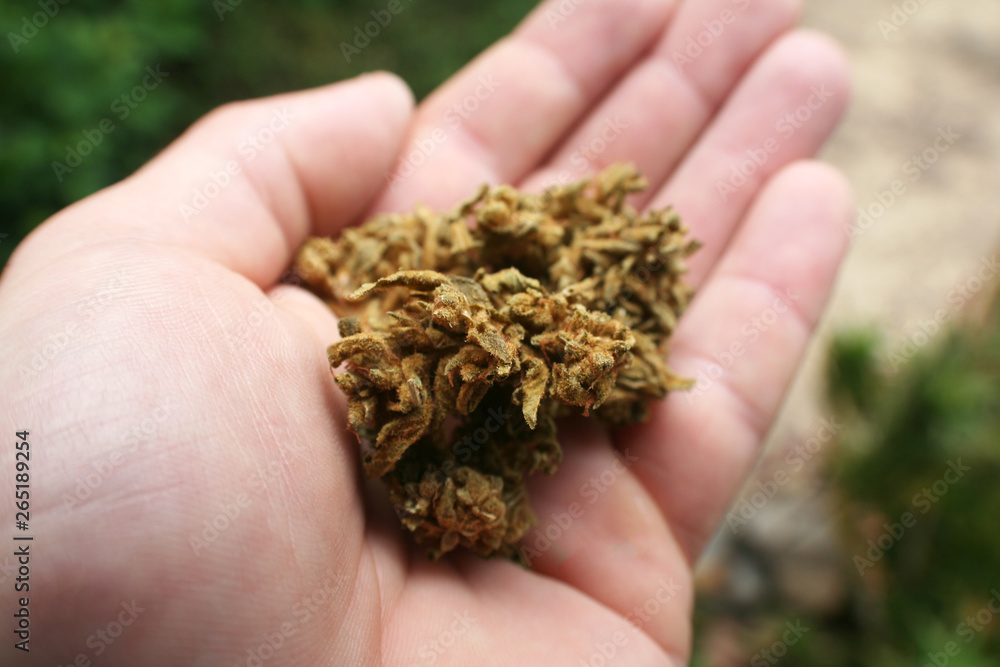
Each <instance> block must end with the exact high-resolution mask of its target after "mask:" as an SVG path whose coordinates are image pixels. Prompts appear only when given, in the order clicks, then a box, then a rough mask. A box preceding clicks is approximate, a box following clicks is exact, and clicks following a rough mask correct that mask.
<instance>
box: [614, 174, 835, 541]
mask: <svg viewBox="0 0 1000 667" xmlns="http://www.w3.org/2000/svg"><path fill="white" fill-rule="evenodd" d="M851 201H852V199H851V195H850V189H849V186H848V185H847V184H846V182H845V180H844V178H843V177H842V176H841V175H840V174H839V173H838V172H836V171H834V170H833V169H831V168H830V167H827V166H824V165H821V164H818V163H808V162H807V163H797V164H795V165H792V166H790V167H788V168H786V169H785V170H783V171H782V172H781V173H780V174H778V175H777V176H776V177H775V178H774V180H773V181H772V182H771V183H769V184H768V185H767V186H766V187H765V189H764V190H763V192H762V193H761V194H760V196H759V198H758V200H757V202H756V203H755V204H754V206H753V208H752V210H751V211H750V213H749V214H748V218H747V222H746V223H745V225H744V226H743V228H741V230H740V231H739V233H738V235H737V236H736V238H735V239H734V241H733V243H732V244H731V247H730V248H729V249H728V250H727V251H726V254H725V256H724V257H723V258H722V260H721V262H720V264H719V266H718V267H717V268H716V270H715V271H714V272H713V273H712V275H711V276H710V278H709V279H708V282H707V283H706V284H705V286H704V288H703V289H702V291H701V293H700V294H699V295H698V297H697V298H696V299H695V301H694V303H693V304H692V306H691V309H690V311H689V312H688V313H687V314H686V315H685V317H684V318H683V319H682V321H681V324H680V326H679V327H678V330H677V333H676V335H675V337H674V339H673V341H672V342H671V356H670V362H671V365H672V367H673V368H674V369H675V370H676V371H677V372H678V373H680V374H682V375H686V376H688V377H693V378H696V380H697V385H696V386H695V388H694V389H692V390H690V391H688V392H678V393H672V394H671V395H670V396H669V397H668V399H667V400H666V401H663V402H659V403H656V404H655V405H654V406H653V411H652V416H651V418H650V420H649V421H648V422H647V423H644V424H639V425H635V426H632V427H629V428H627V429H624V430H623V431H621V432H620V433H619V434H618V436H617V442H618V444H619V446H620V447H631V448H632V449H633V450H634V451H635V452H636V455H637V456H638V457H639V458H640V459H641V460H642V461H643V465H642V466H637V467H636V474H637V475H638V477H639V479H641V480H642V482H643V484H644V485H645V487H646V488H647V489H648V490H649V491H650V493H651V494H652V495H653V497H654V498H655V500H656V501H657V503H658V505H659V506H660V507H661V508H662V511H663V513H664V515H665V516H666V517H667V519H668V521H669V523H670V525H671V529H672V531H673V532H674V534H675V535H677V537H678V539H679V541H680V544H681V546H682V548H683V549H684V552H685V553H686V554H687V556H688V558H689V559H690V560H692V561H693V560H694V559H695V558H696V556H697V555H698V553H699V552H700V551H701V549H702V548H703V546H704V544H705V542H706V541H707V540H708V538H709V537H710V536H711V534H712V532H713V531H714V530H715V528H716V526H717V523H718V522H719V520H720V517H722V515H723V513H724V512H725V509H726V507H727V505H728V503H729V502H730V499H731V497H732V496H733V494H734V493H735V492H736V490H737V488H738V486H739V485H740V483H741V480H743V479H744V477H745V476H746V474H747V473H748V471H749V469H750V467H751V466H752V465H753V463H754V461H755V459H756V456H757V452H758V447H759V445H760V443H761V441H762V440H763V438H764V436H765V434H766V432H767V431H768V429H769V428H770V424H771V422H772V420H773V419H774V417H775V415H776V413H777V410H778V408H779V406H780V404H781V401H782V398H783V396H784V394H785V391H786V390H787V388H788V385H789V383H790V382H791V380H792V377H793V375H794V373H795V370H796V368H797V366H798V364H799V362H800V360H801V357H802V355H803V353H804V351H805V347H806V345H807V343H808V342H809V339H810V336H811V334H812V331H813V329H814V328H815V326H816V323H817V321H818V319H819V317H820V315H821V313H822V311H823V308H824V306H825V304H826V301H827V298H828V297H829V294H830V291H831V289H832V286H833V282H834V279H835V277H836V274H837V270H838V268H839V266H840V263H841V261H842V259H843V256H844V254H845V252H846V249H847V246H848V243H847V237H846V235H845V234H844V233H843V229H844V228H845V225H847V224H848V221H849V220H850V216H851Z"/></svg>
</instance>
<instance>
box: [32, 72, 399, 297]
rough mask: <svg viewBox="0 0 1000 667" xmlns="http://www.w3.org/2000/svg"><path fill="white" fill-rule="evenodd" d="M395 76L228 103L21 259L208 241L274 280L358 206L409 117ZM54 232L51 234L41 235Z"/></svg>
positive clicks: (255, 274)
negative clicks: (298, 252) (301, 249)
mask: <svg viewBox="0 0 1000 667" xmlns="http://www.w3.org/2000/svg"><path fill="white" fill-rule="evenodd" d="M411 104H412V100H411V98H410V93H409V92H408V91H407V90H406V88H405V87H404V85H403V84H402V83H401V82H400V81H399V80H398V79H397V78H395V77H393V76H390V75H386V74H375V75H367V76H363V77H360V78H358V79H354V80H351V81H347V82H344V83H339V84H334V85H331V86H327V87H324V88H319V89H316V90H310V91H305V92H299V93H292V94H287V95H278V96H275V97H268V98H263V99H259V100H252V101H249V102H239V103H235V104H229V105H226V106H224V107H221V108H220V109H217V110H216V111H214V112H212V113H210V114H209V115H208V116H206V117H205V118H203V119H201V120H200V121H199V122H197V123H196V124H195V125H194V126H193V127H191V129H189V130H188V131H187V132H186V133H185V134H184V135H183V136H182V137H181V138H179V139H178V140H177V141H175V142H174V143H173V144H172V145H171V146H169V147H168V148H167V149H166V150H165V151H164V152H163V153H162V154H161V155H159V156H158V157H156V158H155V159H154V160H153V161H152V162H150V163H149V164H148V165H146V166H145V167H144V168H143V169H141V170H140V171H138V172H137V173H136V174H135V175H133V176H132V177H131V178H129V179H127V180H126V181H124V182H122V183H120V184H118V185H116V186H113V187H111V188H108V189H106V190H104V191H102V192H100V193H98V194H96V195H94V196H93V197H90V198H88V199H86V200H84V201H82V202H80V203H79V204H77V205H75V206H72V207H70V208H68V209H66V210H65V211H63V212H62V213H60V214H57V215H56V216H55V217H53V218H52V219H51V220H50V221H48V222H47V223H46V224H44V225H42V227H41V228H40V229H39V230H38V232H37V234H36V235H34V236H35V238H31V237H29V240H28V241H27V242H26V248H25V250H24V252H23V253H21V255H22V257H20V258H18V259H19V261H25V258H26V257H31V256H34V257H35V259H36V261H37V262H51V260H52V257H51V249H52V248H60V247H65V248H67V249H68V251H76V250H78V249H79V248H80V247H85V246H86V245H88V244H92V243H106V242H108V241H110V240H114V239H123V238H127V239H130V240H141V241H147V242H150V243H155V244H165V245H171V246H178V247H181V248H184V249H191V250H193V251H196V252H199V253H201V254H203V255H205V256H207V257H209V258H211V259H213V260H215V261H217V262H220V263H222V264H224V265H226V266H227V267H229V268H231V269H233V270H234V271H237V272H239V273H242V274H244V275H245V276H247V277H248V278H250V279H251V280H253V281H254V282H255V283H257V284H258V285H262V286H267V285H270V284H273V282H274V281H275V280H276V279H277V278H278V276H279V275H280V274H281V272H282V271H283V270H284V268H285V267H287V265H288V262H289V261H290V258H291V255H292V253H293V252H294V250H295V249H296V248H297V247H298V246H299V245H300V244H301V242H302V241H303V240H304V239H305V238H306V236H307V235H308V234H309V233H310V232H311V233H313V234H329V233H331V232H332V231H334V230H335V229H337V228H339V227H341V226H343V225H345V224H347V223H348V222H350V221H352V220H353V219H354V218H355V217H357V216H358V215H359V214H360V213H361V212H362V211H363V210H364V209H365V208H366V207H367V206H368V205H369V204H370V201H371V199H372V198H373V196H374V195H375V194H376V192H377V191H378V189H379V188H380V187H381V184H382V174H383V173H384V172H385V170H386V169H387V168H388V166H389V165H390V163H391V161H392V158H393V156H394V155H395V153H396V152H397V150H398V147H399V143H400V141H401V138H402V136H403V132H404V128H405V126H406V123H407V121H408V119H409V113H410V107H411ZM43 239H44V240H43Z"/></svg>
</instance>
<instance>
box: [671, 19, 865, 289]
mask: <svg viewBox="0 0 1000 667" xmlns="http://www.w3.org/2000/svg"><path fill="white" fill-rule="evenodd" d="M849 91H850V82H849V78H848V66H847V64H846V58H845V56H844V54H843V51H842V50H841V48H840V47H839V46H838V45H837V44H835V43H834V42H833V41H831V40H830V39H829V38H827V37H826V36H824V35H820V34H818V33H812V32H807V31H798V32H794V33H791V34H789V35H787V36H785V37H783V38H781V39H779V40H778V41H777V42H776V43H775V44H774V45H773V46H772V47H771V48H770V49H769V50H768V51H767V53H765V54H764V55H763V56H762V57H761V58H760V60H759V61H758V62H757V63H756V64H755V65H754V67H753V69H752V70H751V71H750V72H749V73H748V74H747V76H746V78H745V79H744V80H743V82H742V83H741V84H740V86H739V87H738V88H737V89H736V90H735V92H734V93H733V95H732V97H731V98H730V100H729V101H728V102H727V103H726V106H725V107H724V108H723V109H722V111H721V112H720V113H719V115H718V117H716V118H715V119H714V120H713V122H712V124H711V125H710V126H709V127H708V129H707V130H706V131H705V133H704V135H703V136H702V137H701V138H700V139H699V140H698V143H697V144H696V145H695V146H694V147H693V148H692V150H691V151H690V152H689V153H688V155H687V156H686V157H685V159H684V161H683V163H681V165H680V166H679V167H678V168H677V170H676V171H675V172H674V173H673V175H672V176H671V178H670V180H669V181H668V183H667V185H666V186H665V187H664V188H662V189H661V190H660V192H658V193H657V194H656V196H655V197H654V198H653V199H652V201H651V206H652V207H653V208H662V207H666V206H668V205H669V206H673V207H674V208H676V209H677V210H678V211H679V212H680V214H681V216H682V217H683V219H684V221H685V223H686V224H687V225H688V226H689V227H690V229H691V230H692V233H693V235H694V236H695V237H696V238H698V239H699V240H701V241H702V242H703V244H704V247H703V249H702V250H701V251H699V252H698V253H697V254H695V255H694V256H693V257H692V258H691V260H690V262H689V265H690V269H691V270H690V273H689V275H688V279H689V281H690V282H691V283H692V284H693V285H698V284H700V283H701V282H702V280H703V279H704V278H705V276H706V275H707V274H708V272H709V271H710V270H711V267H712V266H713V265H714V264H715V262H716V260H718V258H719V257H720V256H721V255H722V254H723V253H724V252H725V250H726V246H727V244H728V242H729V239H730V236H731V235H732V234H733V231H734V230H735V228H736V225H737V223H738V222H739V221H740V220H741V219H742V218H743V215H744V213H745V212H746V210H747V208H748V207H749V206H750V204H751V202H753V200H754V198H755V197H756V195H757V192H758V191H759V190H760V188H761V186H762V185H763V184H764V183H765V182H767V180H768V179H769V178H770V177H771V176H772V175H773V174H775V173H777V172H778V170H780V169H781V168H782V167H783V166H784V165H786V164H789V163H790V162H792V161H794V160H798V159H803V158H809V157H811V156H813V155H815V154H816V152H817V151H818V150H819V149H820V147H821V146H822V145H823V143H824V142H825V141H826V139H827V138H828V137H829V136H830V134H831V133H832V132H833V130H834V129H835V128H836V126H837V123H838V122H839V121H840V118H841V116H842V115H843V112H844V109H845V108H846V106H847V103H848V99H849V94H850V93H849Z"/></svg>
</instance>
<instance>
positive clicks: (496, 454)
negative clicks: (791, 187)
mask: <svg viewBox="0 0 1000 667" xmlns="http://www.w3.org/2000/svg"><path fill="white" fill-rule="evenodd" d="M646 187H647V183H646V181H645V180H644V179H643V178H642V177H641V176H640V175H639V174H638V172H637V171H636V170H635V169H634V168H633V167H630V166H624V165H616V166H613V167H610V168H608V169H607V170H605V171H604V172H602V173H601V174H599V175H597V176H595V177H594V178H592V179H590V180H587V181H583V182H580V183H576V184H573V185H566V186H556V187H553V188H551V189H549V190H548V191H546V192H545V193H543V194H541V195H532V194H523V193H519V192H518V191H517V190H515V189H514V188H512V187H510V186H499V187H488V186H485V185H484V186H482V187H481V188H480V189H479V191H478V192H477V193H476V195H475V196H474V197H472V198H471V199H469V200H467V201H465V202H463V203H461V204H460V205H459V206H458V207H457V208H456V209H455V210H454V211H452V212H450V213H444V214H441V213H434V212H432V211H430V210H429V209H427V208H426V207H423V206H418V207H417V208H416V210H415V211H414V212H413V213H409V214H388V215H380V216H377V217H376V218H374V219H373V220H370V221H369V222H367V223H365V224H364V225H362V226H360V227H357V228H354V229H348V230H346V231H344V233H343V234H342V236H341V237H340V238H339V239H338V240H336V241H334V240H331V239H327V238H313V239H310V240H309V241H308V242H307V243H306V244H305V245H304V246H303V247H302V249H301V250H300V252H299V255H298V258H297V261H296V270H297V272H298V274H299V276H300V277H301V278H302V280H303V282H304V283H305V284H306V285H307V286H309V287H310V288H311V289H312V290H313V291H314V292H315V293H316V294H318V295H319V296H321V297H322V298H324V299H325V300H326V302H327V304H328V305H329V307H330V308H331V309H332V310H333V311H334V313H336V314H337V315H338V316H339V317H340V318H341V319H340V334H341V336H342V340H341V341H339V342H337V343H334V344H333V345H331V346H330V349H329V359H330V365H331V368H332V369H334V370H336V369H338V368H340V367H341V366H342V365H343V366H344V370H343V371H342V372H339V373H335V374H334V377H335V380H336V383H337V384H338V385H339V386H340V388H341V389H342V390H343V391H344V393H345V394H346V395H347V398H348V410H349V412H348V416H349V421H350V426H351V428H352V429H353V430H354V432H355V433H356V434H357V436H358V438H359V439H360V441H361V443H362V446H363V449H364V450H365V454H364V468H365V472H366V473H367V474H368V475H369V476H371V477H381V478H382V479H383V480H384V481H385V483H386V485H387V486H388V489H389V495H390V498H391V500H392V502H393V503H394V505H395V506H396V508H397V512H398V513H399V515H400V519H401V521H402V523H403V525H404V526H405V527H406V528H407V529H408V530H409V531H410V532H412V533H413V534H414V536H415V538H416V541H417V542H418V543H419V544H421V545H424V546H425V547H426V548H427V551H428V555H429V556H430V557H431V558H437V557H439V556H440V555H441V554H444V553H446V552H448V551H451V550H452V549H454V548H455V547H456V546H458V545H463V546H465V547H468V548H470V549H472V550H474V551H475V552H476V553H478V554H480V555H483V556H488V555H492V554H496V553H499V554H501V555H504V556H508V557H511V558H515V559H518V558H519V556H520V552H519V551H518V550H517V547H516V543H517V542H518V540H520V539H521V538H522V537H523V536H524V534H525V533H526V532H527V530H528V529H529V528H530V527H531V526H532V525H533V524H534V522H535V518H534V515H533V514H532V512H531V509H530V508H529V506H528V503H527V498H526V493H525V488H524V483H525V478H526V477H527V476H528V475H531V474H532V473H534V472H536V471H542V472H544V473H547V474H551V473H553V472H554V471H555V469H556V466H557V465H558V463H559V461H560V458H561V455H562V452H561V449H560V447H559V443H558V441H557V439H556V418H558V417H562V416H568V415H573V414H580V413H582V414H583V415H593V416H595V417H597V418H598V419H601V420H603V421H605V422H607V423H609V424H612V425H622V424H626V423H629V422H635V421H641V420H643V419H645V417H646V415H647V412H648V399H649V398H663V397H664V396H665V395H666V393H667V392H668V391H670V390H675V389H684V388H687V387H689V386H690V382H689V381H688V380H685V379H682V378H679V377H677V376H675V375H674V374H673V373H671V372H670V370H669V369H668V368H667V366H666V364H665V361H664V358H665V355H666V352H667V341H668V339H669V337H670V335H671V334H672V333H673V331H674V328H675V326H676V325H677V319H678V317H679V316H680V314H681V313H682V312H683V310H684V309H685V307H686V306H687V304H688V301H689V299H690V297H691V290H690V289H689V288H688V287H687V285H685V284H684V283H683V282H682V280H681V276H682V274H683V273H684V272H685V270H686V268H685V260H686V258H687V257H688V256H689V255H690V254H691V253H692V252H694V251H695V250H696V249H697V248H698V246H699V244H698V243H697V242H695V241H691V240H689V239H687V237H686V235H687V230H686V229H685V228H684V227H683V226H682V225H681V223H680V220H679V218H678V217H677V215H676V214H675V213H674V212H673V211H672V210H670V209H666V210H661V211H651V212H648V213H646V214H639V213H638V212H637V211H636V210H635V209H633V208H632V207H631V206H629V205H627V204H626V202H625V200H626V196H627V195H628V194H630V193H633V192H638V191H641V190H643V189H645V188H646Z"/></svg>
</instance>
